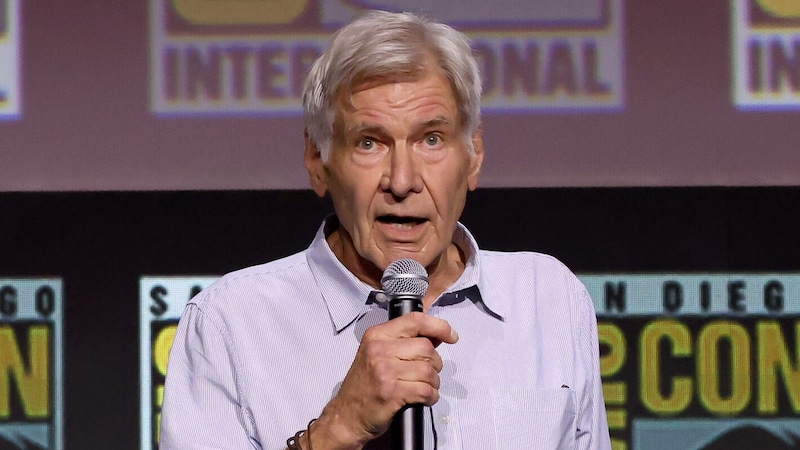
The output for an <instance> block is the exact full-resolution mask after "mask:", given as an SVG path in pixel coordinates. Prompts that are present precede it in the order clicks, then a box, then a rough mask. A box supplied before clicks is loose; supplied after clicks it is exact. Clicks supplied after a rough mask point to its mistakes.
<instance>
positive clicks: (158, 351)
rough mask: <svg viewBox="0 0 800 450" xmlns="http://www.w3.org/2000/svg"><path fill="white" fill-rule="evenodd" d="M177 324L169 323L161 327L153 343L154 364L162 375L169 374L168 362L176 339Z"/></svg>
mask: <svg viewBox="0 0 800 450" xmlns="http://www.w3.org/2000/svg"><path fill="white" fill-rule="evenodd" d="M177 329H178V326H177V325H168V326H166V327H164V328H162V329H161V331H159V332H158V336H156V340H155V342H154V343H153V364H155V366H156V369H158V372H159V373H160V374H161V375H166V374H167V364H168V363H169V351H170V349H171V348H172V342H173V341H174V340H175V331H177Z"/></svg>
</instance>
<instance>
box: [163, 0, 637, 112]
mask: <svg viewBox="0 0 800 450" xmlns="http://www.w3.org/2000/svg"><path fill="white" fill-rule="evenodd" d="M621 1H622V0H579V1H573V2H570V3H569V5H568V6H565V5H564V3H563V2H560V1H556V0H548V1H543V2H536V4H528V3H524V2H523V3H520V2H518V1H512V0H500V1H498V2H492V3H491V4H489V3H487V2H480V1H477V0H472V1H471V4H469V5H466V4H465V3H466V2H465V1H462V0H442V1H437V2H429V1H423V0H393V1H392V0H261V1H252V0H151V2H152V8H151V36H152V39H151V65H150V66H151V106H152V110H153V112H155V113H157V114H167V115H169V114H177V115H183V114H208V113H212V114H213V113H219V114H228V113H271V114H286V113H288V114H297V113H299V111H300V96H301V88H302V83H303V80H304V78H305V75H306V73H307V71H308V70H309V67H310V65H311V63H312V62H313V61H314V60H315V59H316V58H317V57H318V56H319V55H320V54H321V53H322V51H323V50H324V49H325V46H326V45H327V42H328V39H329V38H330V34H331V33H332V32H333V31H334V30H336V29H337V28H339V27H341V26H342V25H344V24H346V23H347V22H349V21H350V20H351V19H352V18H353V17H354V16H355V15H357V14H358V13H359V12H362V11H364V10H367V9H384V10H389V11H408V10H411V11H414V10H418V11H424V12H425V13H426V14H427V15H429V16H431V17H435V18H436V19H438V20H442V21H445V22H447V23H450V24H452V25H454V26H456V27H457V28H459V29H461V30H463V31H465V32H466V33H467V34H468V35H470V37H471V38H472V39H473V48H474V51H475V53H476V54H477V56H478V59H479V62H480V64H481V72H482V74H483V77H484V107H485V108H486V109H487V111H489V112H491V111H493V110H542V111H550V110H552V111H558V110H563V109H566V108H569V109H597V108H609V109H615V108H621V107H622V106H623V103H624V100H623V88H624V86H623V77H622V74H623V73H624V70H623V67H622V64H623V60H624V59H623V42H622V36H623V33H622V24H621V18H622V3H621Z"/></svg>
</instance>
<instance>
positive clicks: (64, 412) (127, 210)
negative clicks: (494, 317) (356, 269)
mask: <svg viewBox="0 0 800 450" xmlns="http://www.w3.org/2000/svg"><path fill="white" fill-rule="evenodd" d="M369 8H383V9H388V10H404V9H412V10H424V11H425V12H426V13H427V14H428V15H430V16H432V17H434V18H438V19H442V20H445V21H447V22H449V23H452V24H453V25H455V26H457V27H458V28H460V29H462V30H464V31H466V32H467V33H468V34H469V35H470V37H471V38H472V39H473V49H474V51H475V54H476V55H477V57H478V59H479V63H480V67H481V71H482V73H483V76H484V94H485V97H484V116H483V123H484V136H485V140H486V151H487V159H486V164H485V166H484V172H483V176H482V178H481V188H480V189H479V190H478V191H477V192H475V193H473V194H471V195H470V199H469V202H468V206H467V210H466V211H465V215H464V223H465V224H466V225H467V226H469V227H470V229H471V230H472V231H473V232H474V234H475V235H476V237H477V238H478V241H479V242H480V243H481V244H482V245H483V246H485V247H486V248H490V249H500V250H534V251H542V252H545V253H549V254H553V255H555V256H557V257H559V258H560V259H562V260H563V261H564V262H565V263H566V264H567V265H568V266H570V267H571V268H572V269H574V270H575V271H576V272H577V273H578V274H579V276H580V277H581V279H582V280H583V281H584V283H585V284H586V285H587V287H588V288H589V290H590V292H591V294H592V297H593V299H594V301H595V306H596V309H597V312H598V320H599V323H600V328H599V332H600V342H601V346H600V347H601V348H600V351H601V355H602V367H601V371H602V375H603V383H604V390H605V393H606V399H607V409H608V413H609V419H610V427H611V434H612V438H613V440H614V446H615V449H616V450H621V449H659V448H681V449H683V448H686V449H691V450H699V449H706V450H711V449H716V448H725V449H734V450H736V449H749V448H771V449H784V448H786V449H792V448H795V449H796V448H800V437H798V434H800V433H798V431H797V430H798V429H800V424H798V422H797V416H798V415H799V414H800V392H799V391H798V386H800V282H799V281H798V279H799V278H798V277H800V256H798V255H800V240H798V239H797V238H796V234H797V231H796V229H797V226H796V224H797V223H798V221H799V220H800V211H798V209H800V207H798V205H800V188H797V187H796V186H797V185H800V170H798V167H800V152H798V146H800V127H798V126H797V124H798V123H800V8H798V7H797V6H796V5H795V2H791V1H782V0H730V1H724V0H719V1H704V2H697V1H688V0H657V1H650V2H631V1H625V0H570V1H564V0H543V1H537V2H520V1H511V0H508V1H495V2H478V1H473V0H469V1H468V0H461V1H455V0H452V1H446V0H441V1H434V2H430V1H424V2H423V1H416V0H405V1H401V0H395V1H389V0H385V1H381V0H292V1H288V0H286V1H283V0H259V1H250V0H142V1H139V2H121V3H119V2H118V3H113V2H108V1H103V0H61V1H58V2H23V1H22V0H0V217H2V219H0V448H2V449H5V448H13V449H17V448H34V449H37V448H47V449H64V448H67V449H106V448H121V449H152V448H155V446H156V442H157V439H158V435H157V432H156V429H157V423H158V417H159V412H160V405H161V395H162V392H163V391H162V389H161V386H162V383H163V376H164V367H165V364H166V354H167V349H168V348H169V345H170V342H171V336H172V335H171V333H172V330H174V328H173V327H174V324H175V320H177V318H178V316H179V314H180V312H181V308H182V305H183V304H184V303H185V302H186V300H188V298H189V297H190V296H191V295H193V293H195V292H197V289H200V288H202V287H203V286H205V285H207V284H208V283H210V282H211V281H212V280H213V279H214V278H215V277H217V276H219V275H220V274H223V273H225V272H228V271H231V270H234V269H237V268H240V267H244V266H247V265H252V264H258V263H261V262H264V261H267V260H270V259H274V258H278V257H281V256H285V255H288V254H290V253H293V252H295V251H298V250H300V249H302V248H304V247H305V246H307V245H308V243H309V242H310V240H311V238H312V236H313V234H314V231H315V230H316V228H317V226H318V225H319V223H320V221H321V220H322V218H323V217H325V215H326V214H329V213H330V212H331V206H330V204H329V202H328V201H327V200H320V199H317V198H316V197H315V196H314V195H313V193H311V192H309V191H308V190H306V187H307V186H308V181H307V175H306V174H305V170H304V168H303V166H302V161H301V158H302V151H303V139H302V121H301V118H300V112H299V107H298V99H299V95H300V88H301V83H302V79H303V75H304V73H305V71H306V70H307V69H308V67H309V64H310V63H311V61H312V60H313V58H314V57H316V55H318V54H319V53H320V52H321V51H322V50H323V49H324V47H325V45H326V42H327V39H328V37H329V36H330V34H331V33H332V32H333V30H335V29H336V28H337V27H339V26H340V25H341V24H343V23H346V22H347V21H348V20H350V18H352V17H353V16H354V15H355V14H358V13H359V12H361V11H363V10H365V9H369Z"/></svg>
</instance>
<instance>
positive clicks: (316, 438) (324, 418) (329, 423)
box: [301, 405, 370, 450]
mask: <svg viewBox="0 0 800 450" xmlns="http://www.w3.org/2000/svg"><path fill="white" fill-rule="evenodd" d="M333 409H334V408H332V407H331V405H329V406H328V407H326V408H325V409H324V410H323V411H322V414H321V415H320V416H319V418H318V419H317V420H315V421H314V423H312V424H311V426H310V427H309V429H308V432H306V433H305V434H304V435H303V436H302V438H301V444H302V445H303V447H302V448H303V449H308V448H313V450H361V449H362V448H363V447H364V445H365V444H366V443H367V442H368V441H369V440H370V439H369V437H364V436H358V435H357V434H355V433H353V432H352V431H351V429H350V428H349V427H348V426H347V421H346V420H345V418H344V417H342V416H341V415H340V414H338V413H336V412H335V411H333ZM309 439H311V442H310V444H311V445H308V444H309V441H308V440H309Z"/></svg>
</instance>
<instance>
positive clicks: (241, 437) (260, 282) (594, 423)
mask: <svg viewBox="0 0 800 450" xmlns="http://www.w3.org/2000/svg"><path fill="white" fill-rule="evenodd" d="M324 231H325V224H323V226H322V227H320V229H319V231H318V232H317V235H316V237H315V238H314V241H313V242H312V244H311V246H310V247H309V248H308V249H307V250H305V251H303V252H300V253H297V254H294V255H292V256H289V257H286V258H283V259H279V260H277V261H273V262H270V263H267V264H263V265H259V266H254V267H250V268H247V269H243V270H240V271H237V272H233V273H230V274H228V275H225V276H224V277H222V278H221V279H220V280H219V281H217V282H216V283H214V284H213V285H212V286H210V287H209V288H208V289H206V290H204V291H203V292H201V293H200V294H198V295H197V296H196V297H195V298H194V299H192V300H191V301H190V302H189V304H188V306H187V308H186V311H185V312H184V314H183V316H182V317H181V320H180V322H179V325H178V331H177V334H176V336H175V343H174V345H173V347H172V352H171V354H170V359H169V367H168V370H167V378H166V386H165V394H164V405H163V409H162V422H161V449H181V450H186V449H211V448H214V449H245V448H252V449H262V448H263V449H284V448H285V447H286V438H287V437H289V436H292V435H294V434H295V432H297V430H301V429H304V428H306V425H307V424H308V421H309V420H310V419H312V418H314V417H317V416H319V414H320V412H321V411H322V409H323V407H324V406H325V405H326V404H327V403H328V401H330V399H331V398H332V397H333V396H334V395H335V394H336V393H337V391H338V389H339V386H340V385H341V382H342V380H343V379H344V377H345V374H346V373H347V370H348V369H349V368H350V365H351V363H352V361H353V359H354V357H355V354H356V351H357V349H358V346H359V341H360V338H361V336H363V333H364V330H366V328H368V327H369V326H371V325H374V324H376V323H381V322H383V321H385V320H387V317H388V316H387V313H386V310H385V305H383V304H382V303H381V300H383V296H382V295H376V294H375V293H373V292H372V291H373V290H372V288H371V287H370V286H369V285H367V284H365V283H363V282H361V281H359V280H358V279H357V278H356V277H355V276H354V275H353V274H352V273H350V272H349V271H348V270H347V269H346V268H345V267H344V266H343V265H342V264H341V263H340V262H339V261H338V259H337V258H336V256H334V254H333V252H332V251H331V249H330V247H328V244H327V242H326V240H325V233H324ZM453 241H454V243H455V244H456V245H458V246H459V247H460V248H461V249H462V250H463V251H464V253H465V254H466V255H468V260H467V264H466V269H465V270H464V272H463V274H462V275H461V277H460V278H459V279H458V280H457V281H456V282H455V283H454V284H453V285H452V286H451V287H450V289H448V290H447V291H446V292H445V293H444V294H443V295H442V296H441V297H439V299H438V300H437V301H436V302H435V303H434V304H433V305H432V306H431V308H430V310H429V314H431V315H433V316H436V317H439V318H442V319H444V320H447V321H448V322H449V323H450V324H451V325H452V326H453V328H454V329H455V330H456V331H457V332H458V334H459V341H458V342H457V343H456V344H453V345H447V344H442V345H441V346H439V347H438V351H439V354H440V355H441V357H442V360H443V361H444V368H443V370H442V372H441V374H440V376H441V387H440V390H439V393H440V400H439V401H438V403H436V404H435V405H433V407H432V408H430V409H428V408H426V410H425V440H426V445H425V448H426V449H433V448H434V435H435V439H436V446H437V448H438V449H441V450H451V449H474V450H487V449H498V450H500V449H502V450H507V449H546V450H553V449H581V450H588V449H604V450H605V449H610V448H611V444H610V441H609V434H608V425H607V420H606V414H605V406H604V403H603V393H602V385H601V382H600V370H599V361H598V358H599V345H598V335H597V322H596V318H595V313H594V307H593V304H592V301H591V299H590V298H589V295H588V293H587V292H586V289H585V288H584V286H583V285H582V284H581V282H580V281H579V280H578V279H577V278H576V277H575V276H574V275H573V274H572V273H571V272H570V271H569V270H568V269H567V268H566V267H565V266H564V265H563V264H562V263H560V262H559V261H557V260H556V259H554V258H552V257H550V256H546V255H542V254H538V253H531V252H516V253H505V252H493V251H485V250H479V249H478V247H477V244H476V243H475V240H474V239H473V237H472V235H470V233H469V232H468V231H467V229H466V228H464V227H463V226H462V225H460V224H459V227H458V229H457V231H456V233H455V236H454V239H453ZM370 294H372V295H370ZM368 299H370V300H368ZM434 430H435V431H434ZM387 448H388V447H387Z"/></svg>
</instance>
